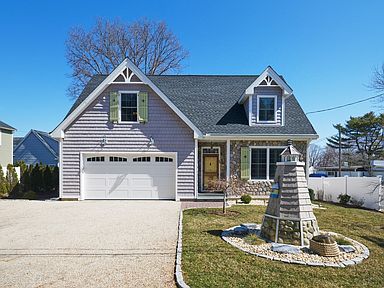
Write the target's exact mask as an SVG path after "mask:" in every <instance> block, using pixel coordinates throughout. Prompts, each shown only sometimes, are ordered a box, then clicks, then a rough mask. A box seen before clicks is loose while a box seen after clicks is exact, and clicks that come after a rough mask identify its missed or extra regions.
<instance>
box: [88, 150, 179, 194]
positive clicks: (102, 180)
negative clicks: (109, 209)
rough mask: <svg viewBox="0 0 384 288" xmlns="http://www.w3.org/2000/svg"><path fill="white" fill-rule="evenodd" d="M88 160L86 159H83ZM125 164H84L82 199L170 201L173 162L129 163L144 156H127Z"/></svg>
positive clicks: (172, 183)
mask: <svg viewBox="0 0 384 288" xmlns="http://www.w3.org/2000/svg"><path fill="white" fill-rule="evenodd" d="M87 157H90V156H87ZM123 157H127V161H126V162H109V161H108V159H110V158H109V157H107V156H105V159H106V160H105V161H104V162H101V161H100V162H85V167H84V174H85V175H84V182H85V183H84V187H85V198H86V199H174V198H175V189H176V187H175V186H176V184H175V183H176V164H175V162H173V161H172V162H156V161H155V156H150V157H151V161H150V162H138V161H135V162H134V161H133V158H136V157H143V158H147V157H149V156H146V155H142V154H141V155H131V156H127V155H126V156H123Z"/></svg>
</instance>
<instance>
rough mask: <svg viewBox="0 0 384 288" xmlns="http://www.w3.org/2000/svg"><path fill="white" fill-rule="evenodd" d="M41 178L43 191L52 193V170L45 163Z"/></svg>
mask: <svg viewBox="0 0 384 288" xmlns="http://www.w3.org/2000/svg"><path fill="white" fill-rule="evenodd" d="M43 179H44V192H46V193H47V194H51V193H52V188H53V187H52V186H53V185H52V171H51V167H49V166H48V165H46V166H45V167H44V170H43Z"/></svg>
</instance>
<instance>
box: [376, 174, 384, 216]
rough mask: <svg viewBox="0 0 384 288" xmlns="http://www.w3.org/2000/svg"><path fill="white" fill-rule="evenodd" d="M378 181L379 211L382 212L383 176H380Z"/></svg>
mask: <svg viewBox="0 0 384 288" xmlns="http://www.w3.org/2000/svg"><path fill="white" fill-rule="evenodd" d="M377 178H378V179H379V191H378V192H379V193H378V194H379V211H382V210H381V201H383V189H382V188H383V186H382V183H383V182H382V181H383V179H382V176H379V177H377Z"/></svg>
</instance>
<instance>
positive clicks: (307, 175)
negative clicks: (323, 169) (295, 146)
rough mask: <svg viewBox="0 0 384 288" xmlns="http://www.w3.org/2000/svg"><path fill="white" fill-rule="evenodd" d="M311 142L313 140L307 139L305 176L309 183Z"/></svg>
mask: <svg viewBox="0 0 384 288" xmlns="http://www.w3.org/2000/svg"><path fill="white" fill-rule="evenodd" d="M310 143H311V140H308V141H307V153H306V155H305V178H307V183H308V178H309V144H310Z"/></svg>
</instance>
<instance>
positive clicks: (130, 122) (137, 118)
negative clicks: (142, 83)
mask: <svg viewBox="0 0 384 288" xmlns="http://www.w3.org/2000/svg"><path fill="white" fill-rule="evenodd" d="M121 94H136V113H137V117H136V121H122V120H121ZM138 113H139V91H119V121H118V123H122V124H137V123H140V122H139V115H138Z"/></svg>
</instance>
